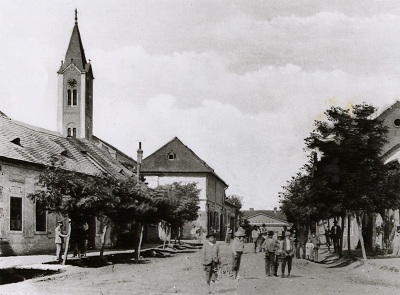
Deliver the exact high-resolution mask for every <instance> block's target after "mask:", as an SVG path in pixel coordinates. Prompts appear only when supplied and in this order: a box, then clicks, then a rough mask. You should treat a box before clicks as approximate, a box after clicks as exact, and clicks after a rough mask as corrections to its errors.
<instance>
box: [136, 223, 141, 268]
mask: <svg viewBox="0 0 400 295" xmlns="http://www.w3.org/2000/svg"><path fill="white" fill-rule="evenodd" d="M141 230H142V225H141V223H140V222H136V221H135V260H136V262H138V261H139V258H140V243H141V241H140V240H141V238H140V235H141Z"/></svg>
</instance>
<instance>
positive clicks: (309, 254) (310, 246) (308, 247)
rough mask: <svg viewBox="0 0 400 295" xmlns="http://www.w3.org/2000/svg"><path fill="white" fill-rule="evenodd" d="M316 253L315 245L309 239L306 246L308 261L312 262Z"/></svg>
mask: <svg viewBox="0 0 400 295" xmlns="http://www.w3.org/2000/svg"><path fill="white" fill-rule="evenodd" d="M313 252H314V244H313V243H312V241H311V238H309V239H308V242H307V244H306V259H307V260H310V259H311V258H312V256H313Z"/></svg>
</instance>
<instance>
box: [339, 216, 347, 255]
mask: <svg viewBox="0 0 400 295" xmlns="http://www.w3.org/2000/svg"><path fill="white" fill-rule="evenodd" d="M345 217H346V214H344V215H342V216H341V217H340V219H341V233H340V243H339V249H338V251H339V257H342V256H343V253H342V250H343V233H344V230H343V229H344V218H345Z"/></svg>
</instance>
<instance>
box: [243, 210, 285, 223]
mask: <svg viewBox="0 0 400 295" xmlns="http://www.w3.org/2000/svg"><path fill="white" fill-rule="evenodd" d="M242 213H243V218H244V219H248V218H251V217H253V216H257V215H260V214H263V215H266V216H268V217H271V218H274V219H278V220H282V221H285V222H287V219H286V216H285V214H283V212H282V211H274V210H243V211H242Z"/></svg>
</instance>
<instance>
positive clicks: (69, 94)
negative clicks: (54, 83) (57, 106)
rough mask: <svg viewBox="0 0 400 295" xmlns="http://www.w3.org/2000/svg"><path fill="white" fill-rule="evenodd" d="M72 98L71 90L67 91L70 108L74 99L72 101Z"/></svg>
mask: <svg viewBox="0 0 400 295" xmlns="http://www.w3.org/2000/svg"><path fill="white" fill-rule="evenodd" d="M71 98H72V97H71V90H68V91H67V100H68V102H67V104H68V105H69V106H70V105H71V104H72V99H71Z"/></svg>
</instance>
